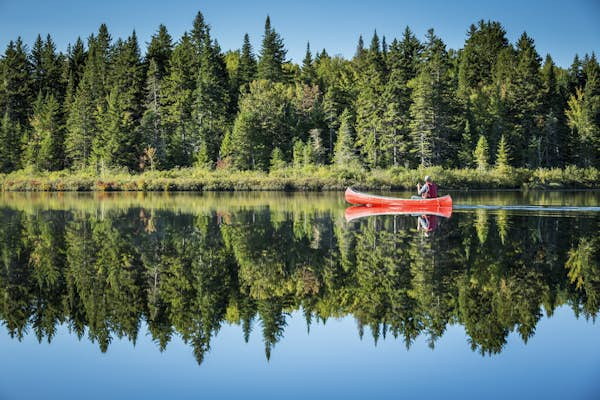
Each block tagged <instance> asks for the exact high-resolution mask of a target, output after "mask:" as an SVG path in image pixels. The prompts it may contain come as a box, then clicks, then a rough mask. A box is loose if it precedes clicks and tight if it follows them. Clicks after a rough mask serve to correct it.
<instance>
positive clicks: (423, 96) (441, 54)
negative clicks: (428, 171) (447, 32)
mask: <svg viewBox="0 0 600 400" xmlns="http://www.w3.org/2000/svg"><path fill="white" fill-rule="evenodd" d="M450 80H451V78H450V76H449V60H448V53H447V52H446V48H445V45H444V43H443V42H442V41H441V39H439V38H438V37H437V36H435V34H434V33H433V30H432V29H430V30H429V32H428V33H427V42H426V44H425V50H424V54H423V64H422V66H421V68H420V71H419V74H418V75H417V77H416V78H415V79H413V80H412V81H410V82H409V85H410V87H411V88H412V89H413V92H412V96H411V97H412V100H413V103H412V104H411V106H410V115H411V118H412V120H411V122H410V133H411V137H412V141H413V146H414V147H413V151H414V152H415V153H416V156H417V157H418V160H419V164H420V165H423V166H428V165H435V164H440V163H442V162H443V161H445V160H448V159H449V157H446V155H448V154H449V153H451V152H452V150H451V147H450V145H451V144H452V143H451V141H450V140H449V139H450V136H451V134H452V131H453V121H452V111H453V107H452V102H453V99H452V92H451V81H450Z"/></svg>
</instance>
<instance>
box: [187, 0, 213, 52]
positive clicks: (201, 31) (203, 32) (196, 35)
mask: <svg viewBox="0 0 600 400" xmlns="http://www.w3.org/2000/svg"><path fill="white" fill-rule="evenodd" d="M208 30H209V27H208V25H207V24H206V22H205V21H204V15H202V12H200V11H198V13H197V14H196V18H194V25H193V28H192V32H191V35H190V36H191V41H192V44H193V45H194V48H195V50H196V54H197V55H198V56H200V54H202V49H203V48H204V44H205V42H206V41H210V39H209V38H208Z"/></svg>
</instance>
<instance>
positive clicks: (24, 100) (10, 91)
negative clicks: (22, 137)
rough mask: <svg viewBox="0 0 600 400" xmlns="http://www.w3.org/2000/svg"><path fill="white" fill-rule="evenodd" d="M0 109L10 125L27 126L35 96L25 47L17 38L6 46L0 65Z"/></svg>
mask: <svg viewBox="0 0 600 400" xmlns="http://www.w3.org/2000/svg"><path fill="white" fill-rule="evenodd" d="M0 67H1V70H0V77H1V78H2V79H1V80H0V107H1V111H2V114H3V115H4V114H8V118H9V119H10V121H11V124H15V125H16V124H19V125H20V126H22V127H24V126H27V123H28V118H29V115H30V111H31V109H32V105H33V100H34V99H35V97H34V96H35V95H37V93H36V94H35V95H34V93H33V81H32V73H31V64H30V62H29V60H28V57H27V47H26V46H25V45H24V44H23V42H22V41H21V38H18V39H17V41H16V42H13V41H10V42H9V43H8V45H7V46H6V51H5V52H4V57H2V59H1V64H0Z"/></svg>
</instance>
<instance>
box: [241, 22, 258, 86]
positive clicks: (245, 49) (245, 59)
mask: <svg viewBox="0 0 600 400" xmlns="http://www.w3.org/2000/svg"><path fill="white" fill-rule="evenodd" d="M256 68H257V67H256V58H255V57H254V53H253V52H252V45H251V44H250V37H249V36H248V34H247V33H246V34H245V35H244V44H243V45H242V54H241V55H240V63H239V65H238V73H237V76H238V82H239V85H240V87H245V86H246V85H248V84H249V83H250V82H252V81H253V80H254V79H255V78H256Z"/></svg>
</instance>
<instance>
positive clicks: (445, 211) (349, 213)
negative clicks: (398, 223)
mask: <svg viewBox="0 0 600 400" xmlns="http://www.w3.org/2000/svg"><path fill="white" fill-rule="evenodd" d="M376 215H412V216H435V217H443V218H450V216H451V215H452V208H451V207H440V208H438V209H437V210H436V211H435V212H433V211H432V210H431V209H429V210H427V209H424V210H418V209H411V210H410V211H406V210H405V209H403V208H402V207H366V206H352V207H348V208H346V212H345V217H346V221H348V222H350V221H352V220H355V219H358V218H363V217H372V216H376ZM424 222H426V221H424Z"/></svg>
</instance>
